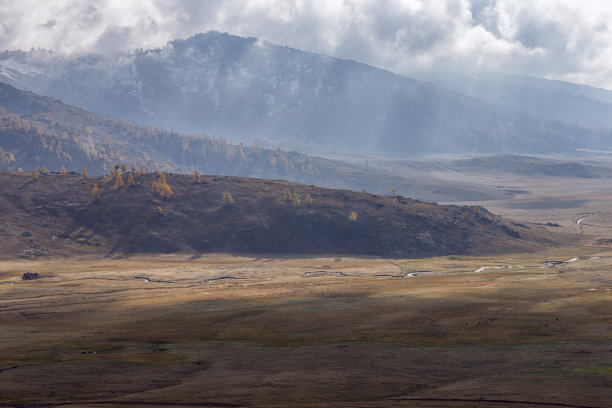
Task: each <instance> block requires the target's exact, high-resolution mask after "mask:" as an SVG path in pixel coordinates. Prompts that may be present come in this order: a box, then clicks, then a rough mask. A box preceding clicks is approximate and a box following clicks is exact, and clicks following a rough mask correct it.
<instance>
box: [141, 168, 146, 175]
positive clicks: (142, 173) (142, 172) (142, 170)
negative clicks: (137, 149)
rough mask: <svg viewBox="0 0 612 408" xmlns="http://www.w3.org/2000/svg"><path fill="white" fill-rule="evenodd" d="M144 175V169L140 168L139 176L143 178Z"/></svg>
mask: <svg viewBox="0 0 612 408" xmlns="http://www.w3.org/2000/svg"><path fill="white" fill-rule="evenodd" d="M144 173H145V172H144V169H143V168H142V167H141V168H140V175H141V176H144Z"/></svg>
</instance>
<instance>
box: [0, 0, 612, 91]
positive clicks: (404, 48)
mask: <svg viewBox="0 0 612 408" xmlns="http://www.w3.org/2000/svg"><path fill="white" fill-rule="evenodd" d="M611 17H612V12H611V10H610V8H609V7H608V6H607V5H606V3H605V2H601V1H597V0H585V1H581V2H575V1H571V0H562V1H557V0H539V1H537V2H533V1H526V0H498V1H495V0H471V1H470V0H446V1H435V2H433V1H432V2H423V1H418V0H408V1H406V0H403V1H400V0H382V1H372V0H361V1H358V0H353V1H350V0H333V1H328V0H313V1H308V2H303V1H280V0H274V1H265V2H262V1H257V0H246V1H242V0H208V1H206V2H202V1H194V0H180V1H173V2H163V1H159V0H138V1H131V2H116V1H108V2H107V1H82V0H59V1H54V2H43V3H41V2H38V1H35V0H8V1H4V2H2V4H0V21H1V23H0V49H11V50H15V49H22V50H29V49H31V48H45V49H50V50H55V51H60V52H64V53H80V52H97V53H105V54H116V53H119V52H125V51H133V50H135V49H139V48H144V49H148V48H156V47H163V46H164V45H165V44H166V43H167V42H168V41H170V40H173V39H177V38H188V37H190V36H192V35H194V34H196V33H200V32H206V31H208V30H217V31H221V32H229V33H231V34H236V35H241V36H252V37H256V38H259V39H261V40H265V41H269V42H272V43H275V44H280V45H286V46H289V47H293V48H297V49H301V50H307V51H312V52H316V53H325V54H327V55H333V56H337V57H340V58H348V59H353V60H355V61H360V62H364V63H367V64H370V65H373V66H377V67H381V68H384V69H388V70H391V71H393V72H395V73H398V74H401V75H409V76H415V75H417V76H418V75H423V74H425V73H427V74H431V73H432V72H434V73H436V72H438V73H445V72H447V71H448V70H449V67H452V70H453V71H454V72H455V73H456V72H461V73H473V72H475V71H503V72H509V73H516V74H529V75H531V76H538V77H543V78H549V79H560V80H566V81H572V82H577V83H583V84H589V85H592V86H596V87H608V88H612V75H611V74H610V72H611V68H612V67H611V65H612V58H611V56H612V55H611V54H612V46H611V44H610V41H609V38H610V37H611V34H612V32H611V31H612V28H611V27H610V26H609V23H608V22H609V21H611V20H612V18H611Z"/></svg>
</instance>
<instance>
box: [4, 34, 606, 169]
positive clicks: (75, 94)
mask: <svg viewBox="0 0 612 408" xmlns="http://www.w3.org/2000/svg"><path fill="white" fill-rule="evenodd" d="M0 81H3V82H6V83H8V84H12V85H14V86H16V87H19V88H22V89H23V88H27V89H29V90H32V91H35V92H37V93H40V94H43V95H48V96H54V97H57V98H61V99H62V100H65V101H67V102H69V103H71V104H76V105H80V106H83V107H85V108H87V109H88V110H90V111H93V112H97V113H101V114H105V115H110V116H113V117H121V118H124V119H127V120H130V121H134V122H136V123H140V124H144V125H149V126H156V127H163V128H166V129H175V130H176V131H178V132H195V133H199V134H204V133H207V134H210V135H213V136H215V137H218V138H222V137H225V138H228V139H232V140H234V141H244V142H248V141H253V140H260V141H264V142H265V143H269V144H270V145H283V146H296V147H300V148H303V149H309V148H312V149H313V150H314V149H323V150H325V149H342V150H347V151H362V152H377V153H384V154H391V155H395V156H402V157H406V156H414V155H418V154H421V153H424V152H436V153H443V152H482V153H508V152H513V153H525V152H529V153H543V152H546V153H548V152H567V151H570V150H571V149H577V148H589V149H608V148H610V147H611V146H612V131H610V130H607V129H597V128H598V127H600V125H601V126H609V123H608V122H609V120H610V119H609V115H607V112H608V110H607V109H608V101H607V99H605V100H604V99H599V100H596V99H594V98H593V97H592V96H591V94H594V93H595V92H594V91H593V92H591V94H588V95H579V93H577V92H573V93H571V92H565V93H563V94H561V93H560V92H562V91H558V90H547V89H540V88H537V90H534V91H533V92H535V93H536V96H537V98H536V97H534V98H533V103H530V104H527V103H526V107H525V108H524V109H522V106H521V104H522V103H523V98H522V95H524V94H526V92H527V91H529V90H532V89H536V87H534V86H532V85H530V84H529V83H527V82H524V83H523V84H522V85H520V86H519V85H517V84H516V83H515V84H512V83H510V82H504V83H494V85H495V86H492V87H489V88H487V89H493V88H495V87H497V88H495V89H499V93H500V94H502V91H504V92H505V91H507V92H509V93H508V95H512V96H511V97H509V98H507V99H508V100H507V101H506V103H501V102H503V99H504V98H501V99H502V100H501V101H500V98H493V97H487V92H488V91H486V89H484V88H486V86H485V85H486V84H485V85H482V86H481V87H480V88H482V89H484V90H482V89H481V90H480V91H469V90H468V89H467V88H468V86H467V85H466V86H463V85H458V84H454V86H453V83H452V80H450V82H451V83H448V82H445V81H441V82H439V83H438V84H439V85H441V86H443V87H445V88H449V89H445V88H443V87H440V86H436V85H434V84H431V83H427V82H423V81H417V80H415V79H410V78H405V77H402V76H398V75H395V74H393V73H391V72H388V71H384V70H380V69H377V68H374V67H371V66H367V65H364V64H360V63H357V62H354V61H347V60H341V59H337V58H332V57H328V56H325V55H319V54H313V53H308V52H303V51H299V50H295V49H291V48H287V47H280V46H276V45H272V44H269V43H267V42H262V41H258V40H257V39H255V38H242V37H236V36H232V35H229V34H221V33H217V32H208V33H205V34H198V35H196V36H193V37H191V38H189V39H187V40H175V41H171V42H170V43H168V44H167V45H166V46H165V47H163V48H161V49H155V50H138V51H136V52H133V53H130V54H124V55H120V56H119V57H113V58H110V57H104V56H100V55H80V56H70V57H66V56H62V55H59V54H56V53H53V52H48V51H30V52H21V51H17V52H3V53H2V54H1V55H0ZM480 83H481V84H482V83H484V82H480ZM487 86H488V85H487ZM451 88H452V89H451ZM472 88H474V87H472ZM476 88H478V87H476ZM480 88H479V89H480ZM512 90H514V93H512V92H511V91H512ZM457 91H459V92H465V93H468V94H469V95H466V94H464V93H459V92H457ZM468 91H469V92H468ZM604 94H605V95H607V94H606V93H605V92H604ZM563 98H566V99H567V101H565V100H564V99H563ZM545 101H556V102H558V104H561V105H563V107H564V108H563V109H565V110H562V109H560V110H559V112H560V113H559V114H558V115H557V116H555V115H552V114H550V113H551V112H554V111H555V109H556V108H555V106H556V105H550V106H549V107H548V106H543V107H542V106H540V105H543V104H544V105H545V103H544V102H545ZM573 106H576V107H575V111H574V113H575V115H570V114H567V112H573V111H572V109H574V108H572V107H573ZM538 107H539V108H540V109H536V108H538ZM563 112H566V113H563ZM581 112H590V116H589V115H582V113H581ZM606 115H607V116H608V117H607V118H603V117H604V116H606ZM581 118H582V122H581V120H580V119H581ZM572 121H573V124H572V123H571V122H572ZM583 122H584V123H583ZM585 123H587V124H593V126H590V127H588V128H587V127H585Z"/></svg>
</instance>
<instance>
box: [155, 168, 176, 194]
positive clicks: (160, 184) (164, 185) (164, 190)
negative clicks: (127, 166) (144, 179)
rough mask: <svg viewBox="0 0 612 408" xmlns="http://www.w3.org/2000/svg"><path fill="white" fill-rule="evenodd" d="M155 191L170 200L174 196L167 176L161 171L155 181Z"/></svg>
mask: <svg viewBox="0 0 612 408" xmlns="http://www.w3.org/2000/svg"><path fill="white" fill-rule="evenodd" d="M153 191H155V192H156V193H157V194H159V195H160V196H161V197H162V198H170V197H172V195H173V194H174V192H173V191H172V189H171V188H170V186H169V185H168V181H167V180H166V175H165V174H164V173H162V172H161V171H158V172H157V179H156V180H153Z"/></svg>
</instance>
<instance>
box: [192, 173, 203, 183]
mask: <svg viewBox="0 0 612 408" xmlns="http://www.w3.org/2000/svg"><path fill="white" fill-rule="evenodd" d="M193 182H194V183H195V184H200V183H201V182H202V175H201V174H200V172H199V171H197V170H196V171H194V172H193Z"/></svg>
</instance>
